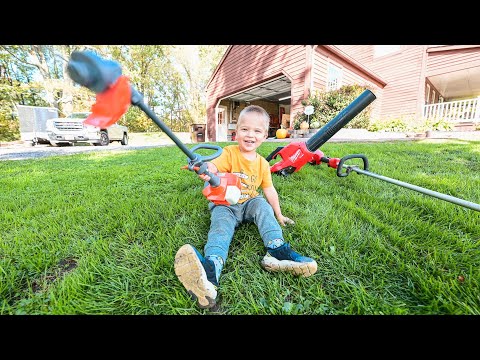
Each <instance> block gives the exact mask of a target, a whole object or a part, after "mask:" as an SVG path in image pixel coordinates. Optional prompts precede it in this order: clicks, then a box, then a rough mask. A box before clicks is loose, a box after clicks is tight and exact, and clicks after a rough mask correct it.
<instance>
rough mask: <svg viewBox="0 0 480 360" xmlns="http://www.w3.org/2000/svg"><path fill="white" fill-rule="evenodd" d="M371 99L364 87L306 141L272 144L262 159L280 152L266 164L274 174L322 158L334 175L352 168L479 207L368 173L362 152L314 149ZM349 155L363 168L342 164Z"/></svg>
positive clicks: (464, 203) (342, 174) (449, 198)
mask: <svg viewBox="0 0 480 360" xmlns="http://www.w3.org/2000/svg"><path fill="white" fill-rule="evenodd" d="M375 99H376V97H375V95H374V94H373V93H372V92H371V91H370V90H365V91H364V92H363V93H361V94H360V96H358V97H357V98H356V99H355V100H354V101H353V102H352V103H351V104H350V105H348V106H347V107H346V108H345V109H343V110H342V111H341V112H340V113H338V115H337V116H335V117H334V118H333V119H332V120H330V121H329V122H328V123H327V124H325V125H324V126H323V127H322V128H321V129H320V130H318V132H317V133H316V134H315V135H314V136H312V137H311V138H310V139H308V140H307V141H306V142H292V143H290V144H288V145H287V146H285V147H283V146H281V147H278V148H276V149H275V150H274V151H273V152H272V153H271V154H270V155H268V156H267V157H266V159H267V161H271V160H272V159H275V158H276V157H277V156H280V157H281V158H282V160H281V161H279V162H277V163H275V164H274V165H272V166H271V167H270V172H272V173H275V174H277V175H282V176H288V175H290V174H292V173H294V172H297V171H299V170H300V169H301V168H302V167H303V166H304V165H305V164H307V163H309V164H311V165H319V164H321V163H322V162H323V163H326V164H328V167H331V168H334V169H337V176H340V177H346V176H348V175H349V174H350V172H352V171H354V172H356V173H357V174H363V175H367V176H371V177H374V178H376V179H380V180H383V181H387V182H389V183H392V184H395V185H399V186H403V187H405V188H407V189H410V190H414V191H417V192H420V193H423V194H425V195H430V196H433V197H436V198H438V199H441V200H445V201H448V202H451V203H453V204H456V205H460V206H463V207H466V208H469V209H472V210H476V211H480V205H479V204H475V203H473V202H470V201H466V200H463V199H459V198H456V197H454V196H450V195H446V194H442V193H439V192H436V191H432V190H429V189H425V188H422V187H420V186H416V185H412V184H409V183H406V182H403V181H399V180H395V179H392V178H388V177H386V176H382V175H378V174H375V173H372V172H370V171H368V165H369V164H368V159H367V157H366V156H365V155H363V154H353V155H347V156H344V157H343V158H341V159H340V158H329V157H327V156H325V155H324V154H323V152H321V151H320V150H318V148H319V147H320V146H322V145H323V144H324V143H325V142H327V141H328V140H329V139H330V138H331V137H332V136H333V135H335V134H336V133H337V132H338V131H339V130H340V129H341V128H342V127H343V126H345V125H346V124H347V123H348V122H349V121H350V120H352V119H353V118H354V117H355V116H356V115H357V114H359V113H360V112H361V111H362V110H363V109H365V108H366V107H367V106H368V105H369V104H370V103H371V102H372V101H373V100H375ZM350 159H361V160H362V161H363V169H360V168H359V167H358V166H357V165H346V164H345V161H347V160H350ZM343 170H345V171H343Z"/></svg>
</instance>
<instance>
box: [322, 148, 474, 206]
mask: <svg viewBox="0 0 480 360" xmlns="http://www.w3.org/2000/svg"><path fill="white" fill-rule="evenodd" d="M349 159H362V160H363V169H360V168H359V167H358V166H357V165H345V161H346V160H349ZM329 160H330V159H328V158H326V157H325V158H322V162H325V163H329ZM342 170H345V171H342ZM351 171H354V172H356V173H358V174H362V175H367V176H371V177H374V178H376V179H379V180H383V181H386V182H389V183H391V184H395V185H398V186H403V187H404V188H407V189H410V190H414V191H417V192H419V193H422V194H425V195H429V196H433V197H436V198H437V199H440V200H445V201H448V202H450V203H452V204H456V205H460V206H463V207H466V208H468V209H471V210H476V211H480V205H479V204H475V203H473V202H471V201H466V200H463V199H459V198H457V197H454V196H451V195H446V194H442V193H439V192H437V191H433V190H429V189H425V188H423V187H420V186H417V185H412V184H409V183H406V182H403V181H400V180H395V179H392V178H389V177H386V176H383V175H378V174H375V173H373V172H370V171H368V159H367V157H366V156H365V155H363V154H352V155H347V156H344V157H343V158H341V159H340V161H339V162H338V165H337V175H338V176H340V177H345V176H348V174H349V173H350V172H351Z"/></svg>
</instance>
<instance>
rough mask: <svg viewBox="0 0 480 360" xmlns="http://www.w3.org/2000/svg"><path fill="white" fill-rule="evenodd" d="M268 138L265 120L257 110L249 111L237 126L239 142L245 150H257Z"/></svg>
mask: <svg viewBox="0 0 480 360" xmlns="http://www.w3.org/2000/svg"><path fill="white" fill-rule="evenodd" d="M266 138H267V132H266V130H265V120H264V119H263V117H262V116H261V115H260V114H257V113H255V112H251V113H247V114H245V116H244V117H243V118H242V121H241V122H240V123H239V124H238V126H237V138H236V140H237V142H238V146H239V147H240V150H241V151H243V152H252V151H256V150H257V148H258V147H259V146H260V145H261V144H262V143H263V142H264V141H265V139H266Z"/></svg>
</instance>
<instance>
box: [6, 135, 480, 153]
mask: <svg viewBox="0 0 480 360" xmlns="http://www.w3.org/2000/svg"><path fill="white" fill-rule="evenodd" d="M176 136H177V137H178V138H179V139H180V141H182V143H184V144H192V142H191V140H190V135H189V134H188V133H176ZM423 139H425V138H423ZM442 139H459V140H473V141H480V131H455V132H453V131H434V132H433V133H432V137H431V140H437V141H440V140H442ZM307 140H308V138H295V139H293V138H289V139H275V138H269V139H268V140H267V141H269V142H270V141H271V142H286V141H287V142H292V141H296V142H300V141H307ZM402 140H422V138H415V137H414V136H413V135H412V134H410V135H407V134H405V133H392V132H383V133H382V132H374V133H372V132H368V131H367V130H361V129H357V130H355V129H340V131H338V132H337V133H336V134H335V135H333V136H332V137H331V138H330V139H329V140H328V141H329V142H348V141H357V142H358V141H359V142H365V141H369V142H372V141H375V142H382V141H383V142H385V141H402ZM427 140H428V138H427ZM233 143H235V142H232V144H233ZM0 145H1V146H0V160H25V159H36V158H42V157H46V156H53V155H70V154H78V153H85V152H91V151H125V150H139V149H146V148H151V147H158V146H169V145H175V144H174V142H173V141H172V140H171V139H170V138H168V137H167V136H166V135H164V137H163V138H162V137H157V136H155V137H153V136H151V135H148V136H146V135H143V136H142V135H139V134H131V136H130V141H129V144H128V145H120V143H118V142H113V143H111V144H110V145H108V146H93V145H88V144H81V145H75V146H66V147H54V146H50V145H41V144H39V145H36V146H28V145H26V144H23V142H21V141H17V142H13V143H7V144H5V143H2V144H0ZM188 147H189V148H191V147H192V145H188Z"/></svg>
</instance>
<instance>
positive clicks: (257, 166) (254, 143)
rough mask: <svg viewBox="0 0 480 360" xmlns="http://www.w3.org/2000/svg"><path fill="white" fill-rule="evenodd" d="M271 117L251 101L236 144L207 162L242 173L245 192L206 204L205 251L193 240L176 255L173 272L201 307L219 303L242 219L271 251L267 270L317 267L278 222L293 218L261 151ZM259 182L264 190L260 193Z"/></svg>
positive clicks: (303, 271)
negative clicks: (297, 249) (224, 273)
mask: <svg viewBox="0 0 480 360" xmlns="http://www.w3.org/2000/svg"><path fill="white" fill-rule="evenodd" d="M269 123H270V117H269V115H268V114H267V112H266V111H265V110H264V109H263V108H261V107H260V106H256V105H250V106H247V107H246V108H244V109H243V110H242V111H241V112H240V115H239V117H238V122H237V137H236V140H237V142H238V145H229V146H226V147H225V148H224V149H223V151H222V153H221V154H220V156H219V157H217V158H215V159H213V160H212V161H210V162H208V163H207V166H208V171H209V172H211V173H214V174H215V173H217V172H225V173H226V172H230V173H234V174H236V175H237V176H238V177H240V179H241V182H242V193H241V196H240V200H239V201H238V203H237V204H235V205H214V204H213V203H212V202H210V203H209V204H208V207H209V209H210V212H211V217H210V221H211V222H210V230H209V232H208V240H207V243H206V245H205V247H204V253H205V257H203V256H202V255H201V254H200V252H199V251H198V250H197V249H195V248H194V247H193V246H192V245H189V244H185V245H183V246H182V247H180V249H179V250H178V251H177V254H176V256H175V264H174V268H175V274H176V275H177V276H178V279H179V280H180V282H181V283H182V284H183V286H184V287H185V288H186V289H187V291H188V292H189V293H190V294H191V295H192V296H193V297H194V298H196V299H197V301H198V306H199V307H200V308H211V307H212V306H214V305H215V299H216V297H217V287H218V282H219V277H220V272H221V271H222V268H223V266H224V264H225V261H226V260H227V254H228V248H229V246H230V242H231V241H232V238H233V235H234V231H235V229H236V228H237V227H238V226H239V225H240V224H242V223H246V222H253V223H255V224H256V225H257V227H258V230H259V232H260V236H261V238H262V240H263V244H264V246H265V249H266V251H267V254H266V255H265V256H264V257H263V259H262V261H261V265H262V267H263V268H264V269H265V270H268V271H286V272H290V273H293V274H295V275H301V276H304V277H307V276H310V275H312V274H314V273H315V272H316V271H317V263H316V261H315V260H313V259H311V258H309V257H305V256H301V255H299V254H298V253H296V252H295V251H293V250H292V249H291V248H290V245H289V244H288V243H286V242H284V239H283V235H282V229H281V227H280V225H282V226H285V225H286V224H294V222H293V221H292V220H291V219H289V218H288V217H286V216H284V215H283V214H282V211H281V210H280V203H279V200H278V193H277V190H276V189H275V187H274V186H273V182H272V175H271V173H270V165H269V163H268V162H267V160H266V159H265V158H264V157H262V156H260V155H259V154H258V153H257V149H258V147H259V146H260V145H261V144H262V143H263V142H264V141H265V139H266V138H267V137H268V127H269ZM199 177H200V178H201V179H202V180H205V181H208V180H209V179H210V178H209V177H208V176H207V175H204V174H202V175H199ZM259 187H261V188H262V190H263V194H264V196H261V195H260V194H259V193H258V191H257V189H258V188H259ZM277 220H278V221H277Z"/></svg>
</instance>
